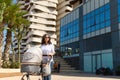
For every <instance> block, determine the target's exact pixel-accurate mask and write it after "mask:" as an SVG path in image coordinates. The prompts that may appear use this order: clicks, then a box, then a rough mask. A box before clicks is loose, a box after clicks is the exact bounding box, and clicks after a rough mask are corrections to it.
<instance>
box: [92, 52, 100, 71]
mask: <svg viewBox="0 0 120 80" xmlns="http://www.w3.org/2000/svg"><path fill="white" fill-rule="evenodd" d="M100 67H101V54H93V55H92V72H95V71H96V70H97V69H99V68H100Z"/></svg>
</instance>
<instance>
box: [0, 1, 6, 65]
mask: <svg viewBox="0 0 120 80" xmlns="http://www.w3.org/2000/svg"><path fill="white" fill-rule="evenodd" d="M5 7H6V4H5V2H4V1H3V0H0V23H2V21H3V13H4V10H5ZM2 26H3V24H1V25H0V67H1V64H2V63H1V62H2V61H1V59H2V45H3V29H2Z"/></svg>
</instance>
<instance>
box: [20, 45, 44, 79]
mask: <svg viewBox="0 0 120 80" xmlns="http://www.w3.org/2000/svg"><path fill="white" fill-rule="evenodd" d="M41 64H42V51H41V49H40V48H39V47H31V48H29V49H28V50H27V51H26V52H25V53H24V54H23V57H22V62H21V72H22V73H25V74H24V75H23V76H22V78H21V80H25V79H24V77H25V76H26V78H27V80H30V75H39V76H40V74H41V67H40V66H41ZM38 80H40V79H38Z"/></svg>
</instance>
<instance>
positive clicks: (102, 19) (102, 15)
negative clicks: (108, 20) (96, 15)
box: [100, 13, 104, 22]
mask: <svg viewBox="0 0 120 80" xmlns="http://www.w3.org/2000/svg"><path fill="white" fill-rule="evenodd" d="M103 21H104V13H101V14H100V22H103Z"/></svg>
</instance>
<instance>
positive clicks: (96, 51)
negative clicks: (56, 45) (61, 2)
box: [60, 0, 120, 72]
mask: <svg viewBox="0 0 120 80" xmlns="http://www.w3.org/2000/svg"><path fill="white" fill-rule="evenodd" d="M117 4H118V5H117ZM116 7H117V8H116ZM75 11H77V12H78V13H77V12H75ZM113 11H114V12H113ZM117 12H118V13H117ZM75 16H77V17H75ZM119 23H120V0H118V2H117V0H116V1H114V0H113V1H112V0H111V1H110V0H87V1H86V2H84V3H83V4H82V5H80V6H79V7H77V8H76V9H75V10H74V11H72V12H71V13H69V14H68V15H66V16H65V17H64V18H62V19H61V27H60V47H61V49H62V51H64V52H66V51H67V52H69V51H70V53H71V54H75V53H79V55H78V56H79V62H80V69H81V70H84V71H85V72H95V71H96V69H98V68H100V67H105V68H106V67H109V68H110V69H115V66H117V65H118V63H119V62H120V60H119V57H118V55H119V54H118V53H120V46H119V45H120V44H119V42H120V38H119V37H120V31H119V30H120V24H119ZM69 48H70V49H71V50H68V49H69ZM119 56H120V55H119ZM75 57H76V56H75ZM106 57H109V58H107V59H106ZM116 57H117V58H116ZM64 58H67V60H68V59H69V60H70V59H71V57H64ZM72 58H73V57H72ZM69 60H68V61H69ZM72 63H74V61H73V62H72ZM72 65H73V64H72Z"/></svg>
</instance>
